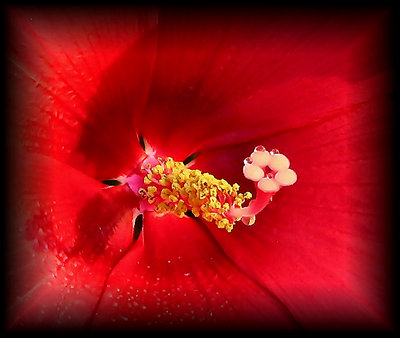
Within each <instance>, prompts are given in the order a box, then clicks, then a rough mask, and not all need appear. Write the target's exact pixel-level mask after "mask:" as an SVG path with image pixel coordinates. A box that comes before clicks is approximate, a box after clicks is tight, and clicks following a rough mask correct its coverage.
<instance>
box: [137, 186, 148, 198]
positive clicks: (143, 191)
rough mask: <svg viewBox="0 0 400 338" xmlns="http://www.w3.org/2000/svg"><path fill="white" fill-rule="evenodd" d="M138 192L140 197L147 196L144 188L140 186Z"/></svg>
mask: <svg viewBox="0 0 400 338" xmlns="http://www.w3.org/2000/svg"><path fill="white" fill-rule="evenodd" d="M138 194H139V195H140V197H141V198H146V197H147V193H146V189H143V188H140V189H139V190H138Z"/></svg>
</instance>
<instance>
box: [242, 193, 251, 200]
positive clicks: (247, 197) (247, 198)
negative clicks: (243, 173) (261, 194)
mask: <svg viewBox="0 0 400 338" xmlns="http://www.w3.org/2000/svg"><path fill="white" fill-rule="evenodd" d="M243 197H244V198H245V199H246V200H249V199H252V198H253V195H252V194H251V192H249V191H246V192H245V193H244V194H243Z"/></svg>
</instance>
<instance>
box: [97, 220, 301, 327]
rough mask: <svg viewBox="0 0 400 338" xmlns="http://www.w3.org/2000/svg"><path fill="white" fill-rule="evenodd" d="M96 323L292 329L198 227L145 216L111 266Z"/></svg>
mask: <svg viewBox="0 0 400 338" xmlns="http://www.w3.org/2000/svg"><path fill="white" fill-rule="evenodd" d="M92 326H93V327H94V328H111V327H112V328H117V329H126V328H136V329H145V328H154V327H156V328H174V329H178V328H191V329H193V328H202V329H206V328H212V327H217V328H228V329H232V328H242V329H243V328H251V329H259V328H265V327H269V328H271V329H273V328H281V329H293V328H296V327H297V324H296V322H295V321H294V320H293V318H292V317H291V315H290V313H289V312H288V311H287V309H286V308H285V306H284V305H283V304H281V303H280V302H279V301H277V300H276V299H275V297H273V296H272V295H271V294H270V293H269V291H268V289H266V288H265V287H262V286H260V285H259V284H258V283H256V282H254V281H252V280H251V279H249V278H248V277H247V276H246V274H244V273H243V272H242V271H240V270H239V269H238V268H237V267H236V266H235V265H234V264H232V262H231V261H230V259H229V257H227V256H226V255H225V253H224V252H223V251H222V250H221V249H220V248H219V246H218V245H216V243H215V240H214V239H213V238H212V237H211V236H210V235H209V234H208V233H207V231H206V229H205V228H204V225H203V224H202V223H201V222H199V221H197V220H193V219H189V218H184V219H177V218H176V217H175V216H173V215H167V216H164V217H161V218H160V217H155V216H154V215H153V214H151V213H146V214H145V215H144V225H143V233H142V235H141V237H140V238H139V240H138V242H137V243H136V244H135V245H134V246H133V248H132V250H131V251H130V252H129V253H128V254H127V255H126V256H125V257H124V258H123V259H122V260H121V261H120V262H119V264H118V265H117V266H116V267H115V269H114V270H113V272H112V274H111V275H110V278H109V280H108V281H107V285H106V290H105V292H104V294H103V297H102V299H101V302H100V305H99V308H98V309H97V312H96V314H95V316H94V320H93V323H92Z"/></svg>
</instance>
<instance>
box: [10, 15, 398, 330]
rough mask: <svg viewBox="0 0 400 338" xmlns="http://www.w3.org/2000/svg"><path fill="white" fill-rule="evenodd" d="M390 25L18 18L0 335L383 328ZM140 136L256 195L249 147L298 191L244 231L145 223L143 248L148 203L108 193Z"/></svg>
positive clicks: (170, 221) (138, 155)
mask: <svg viewBox="0 0 400 338" xmlns="http://www.w3.org/2000/svg"><path fill="white" fill-rule="evenodd" d="M387 22H388V14H387V12H386V11H377V10H371V11H369V10H357V11H350V10H331V11H328V10H307V11H306V10H304V11H292V10H285V11H283V10H276V9H274V10H270V9H263V10H262V11H253V10H247V9H246V10H240V11H239V10H235V11H226V10H224V11H220V10H217V9H214V10H207V11H205V10H198V9H195V8H193V9H191V10H185V11H177V12H176V11H172V10H165V9H163V10H157V9H149V8H134V7H132V8H120V9H115V10H114V9H112V10H111V9H108V10H105V9H91V8H86V9H77V8H74V9H65V8H60V9H43V8H41V9H35V8H10V9H9V11H8V24H9V28H10V33H9V40H10V43H9V49H8V54H7V60H8V67H7V70H8V76H9V90H8V98H9V100H8V101H9V106H8V108H9V111H10V113H9V116H10V120H11V121H10V126H9V127H10V132H9V145H10V153H11V154H12V155H11V159H12V166H11V169H12V171H11V173H12V175H11V182H10V185H9V186H10V189H9V190H10V191H9V193H10V200H11V203H10V208H11V210H10V215H12V217H10V221H9V223H8V250H7V253H8V263H9V267H8V270H7V271H8V273H7V279H8V283H9V285H10V287H9V295H8V304H9V306H8V310H7V314H8V320H7V322H8V324H9V327H11V328H86V327H90V328H95V329H97V328H130V329H138V328H139V329H143V328H171V327H172V328H195V327H197V328H205V327H206V328H211V327H215V328H256V329H260V328H262V329H264V328H268V329H271V328H274V329H276V328H280V329H282V328H284V329H293V328H299V327H303V328H307V329H311V328H329V327H335V328H337V327H341V328H342V327H351V328H359V327H363V328H371V327H372V328H388V327H391V325H392V321H391V311H390V301H389V297H390V289H389V283H388V277H389V275H388V271H389V266H388V263H387V262H388V258H389V257H388V251H387V246H388V244H389V241H388V235H389V230H390V229H388V227H387V221H388V216H387V215H388V212H389V198H388V197H387V196H388V192H389V189H388V183H389V182H388V179H387V177H388V175H386V174H385V172H386V170H387V169H386V168H387V166H388V161H387V151H386V150H384V149H386V147H387V144H386V143H385V141H384V136H385V135H386V133H387V113H388V111H389V100H388V93H389V89H390V88H389V82H388V74H389V70H390V69H389V66H390V65H389V64H388V63H387V62H386V61H387V55H386V50H387V41H385V38H386V37H387V27H386V25H387ZM138 134H140V135H143V137H144V138H145V139H146V141H147V142H148V143H149V144H150V145H151V146H152V147H153V148H154V149H155V150H156V152H157V154H158V155H162V156H165V157H166V156H171V157H172V158H173V159H174V160H175V161H183V160H184V159H185V158H187V157H188V156H190V155H192V154H195V153H196V154H199V155H198V157H197V158H196V159H195V162H194V165H193V166H192V168H193V169H199V170H201V171H202V172H208V173H211V174H213V175H214V176H215V177H216V178H224V179H225V180H227V181H228V182H229V183H230V184H233V183H235V182H238V183H239V184H240V186H241V188H242V189H244V190H243V191H247V190H249V191H251V192H252V193H253V194H255V188H254V185H253V184H251V182H249V181H247V180H246V179H244V177H243V175H242V169H241V168H242V163H243V162H242V161H243V158H245V157H246V156H248V154H250V153H251V151H252V150H253V148H254V146H257V145H259V144H262V145H265V146H266V147H267V148H274V147H276V148H278V149H280V150H281V151H282V152H284V153H285V154H287V155H288V157H289V158H290V160H291V164H292V166H293V168H295V170H296V172H297V174H298V177H299V180H298V182H297V183H296V185H295V186H294V187H293V188H288V189H283V191H282V192H280V193H279V194H277V195H276V197H274V201H273V202H272V203H271V204H270V205H269V206H268V207H267V208H266V209H265V210H264V211H263V212H261V213H259V214H258V215H257V221H256V223H255V224H254V225H253V226H252V227H248V226H245V225H243V224H241V223H238V224H236V225H235V228H234V229H233V231H231V232H227V231H225V230H223V229H218V227H217V226H216V224H215V223H214V222H206V221H205V220H204V219H202V218H201V217H198V218H193V217H187V216H186V217H182V218H179V217H177V215H175V214H173V213H166V214H165V215H163V216H161V217H160V215H159V214H157V213H155V212H154V211H147V212H145V213H144V216H143V227H142V229H143V230H142V231H140V230H141V224H140V219H141V218H140V217H141V216H140V217H139V218H136V216H137V211H136V210H137V209H135V208H138V207H139V205H140V203H142V202H141V201H143V199H141V197H140V196H137V195H136V194H134V193H133V191H132V190H130V189H129V188H128V185H127V184H121V185H118V186H115V187H110V188H108V187H107V186H106V185H105V184H103V183H102V182H103V181H104V180H110V179H115V178H118V177H122V176H121V175H128V176H129V173H130V172H131V170H132V169H134V168H137V166H138V165H139V167H140V165H141V163H142V160H143V154H144V153H143V149H142V147H141V145H140V143H139V142H138V138H137V135H138ZM138 170H139V169H138ZM128 176H123V177H128ZM108 183H110V184H111V183H116V182H115V181H113V182H111V181H108ZM158 187H160V186H158ZM146 203H147V202H146ZM230 207H232V206H230ZM151 210H154V209H151ZM181 216H184V215H183V214H182V215H181ZM135 219H136V224H133V223H132V220H133V222H134V223H135ZM133 225H135V227H134V226H133Z"/></svg>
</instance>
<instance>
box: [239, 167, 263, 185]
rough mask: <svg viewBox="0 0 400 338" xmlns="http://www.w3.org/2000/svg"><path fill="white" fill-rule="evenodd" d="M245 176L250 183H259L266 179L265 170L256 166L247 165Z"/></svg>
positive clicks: (244, 170) (244, 169)
mask: <svg viewBox="0 0 400 338" xmlns="http://www.w3.org/2000/svg"><path fill="white" fill-rule="evenodd" d="M243 175H244V177H246V178H247V179H248V180H250V181H255V182H257V181H259V180H260V179H261V178H263V177H264V170H262V169H261V168H260V167H258V166H256V165H254V164H245V165H244V167H243Z"/></svg>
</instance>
